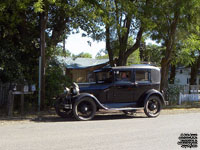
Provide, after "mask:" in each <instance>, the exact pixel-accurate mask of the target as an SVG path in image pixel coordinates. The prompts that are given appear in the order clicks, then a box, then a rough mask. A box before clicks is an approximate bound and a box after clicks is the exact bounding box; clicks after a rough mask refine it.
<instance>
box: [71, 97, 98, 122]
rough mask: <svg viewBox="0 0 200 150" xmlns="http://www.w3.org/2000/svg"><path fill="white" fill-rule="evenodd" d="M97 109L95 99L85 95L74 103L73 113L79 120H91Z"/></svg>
mask: <svg viewBox="0 0 200 150" xmlns="http://www.w3.org/2000/svg"><path fill="white" fill-rule="evenodd" d="M96 110H97V107H96V104H95V102H94V100H93V99H92V98H90V97H85V98H82V99H81V100H79V101H77V102H75V103H74V106H73V115H74V117H75V118H76V119H77V120H82V121H86V120H91V119H92V118H93V117H94V115H95V113H96Z"/></svg>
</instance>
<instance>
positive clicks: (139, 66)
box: [112, 64, 160, 70]
mask: <svg viewBox="0 0 200 150" xmlns="http://www.w3.org/2000/svg"><path fill="white" fill-rule="evenodd" d="M112 69H155V70H160V68H158V67H155V66H151V65H147V64H134V65H131V66H117V67H112Z"/></svg>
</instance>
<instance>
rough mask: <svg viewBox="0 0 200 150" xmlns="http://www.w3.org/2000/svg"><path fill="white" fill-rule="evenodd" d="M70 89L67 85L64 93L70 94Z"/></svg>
mask: <svg viewBox="0 0 200 150" xmlns="http://www.w3.org/2000/svg"><path fill="white" fill-rule="evenodd" d="M69 91H70V90H69V88H67V87H66V88H65V90H64V94H66V95H68V94H69Z"/></svg>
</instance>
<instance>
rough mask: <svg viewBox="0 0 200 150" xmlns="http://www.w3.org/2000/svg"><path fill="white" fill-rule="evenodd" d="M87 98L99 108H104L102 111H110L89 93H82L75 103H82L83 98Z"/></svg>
mask: <svg viewBox="0 0 200 150" xmlns="http://www.w3.org/2000/svg"><path fill="white" fill-rule="evenodd" d="M85 97H90V98H92V99H93V100H94V102H95V103H96V105H97V107H99V108H102V109H108V108H107V107H105V106H103V105H102V104H101V103H100V102H99V100H98V99H97V98H96V97H95V96H94V95H92V94H89V93H81V94H80V95H78V96H76V97H75V99H74V101H73V102H74V103H75V102H77V101H80V100H81V99H82V98H85Z"/></svg>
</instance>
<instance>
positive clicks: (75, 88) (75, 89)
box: [72, 87, 79, 95]
mask: <svg viewBox="0 0 200 150" xmlns="http://www.w3.org/2000/svg"><path fill="white" fill-rule="evenodd" d="M72 93H73V95H78V94H79V88H78V87H74V88H73V90H72Z"/></svg>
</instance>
